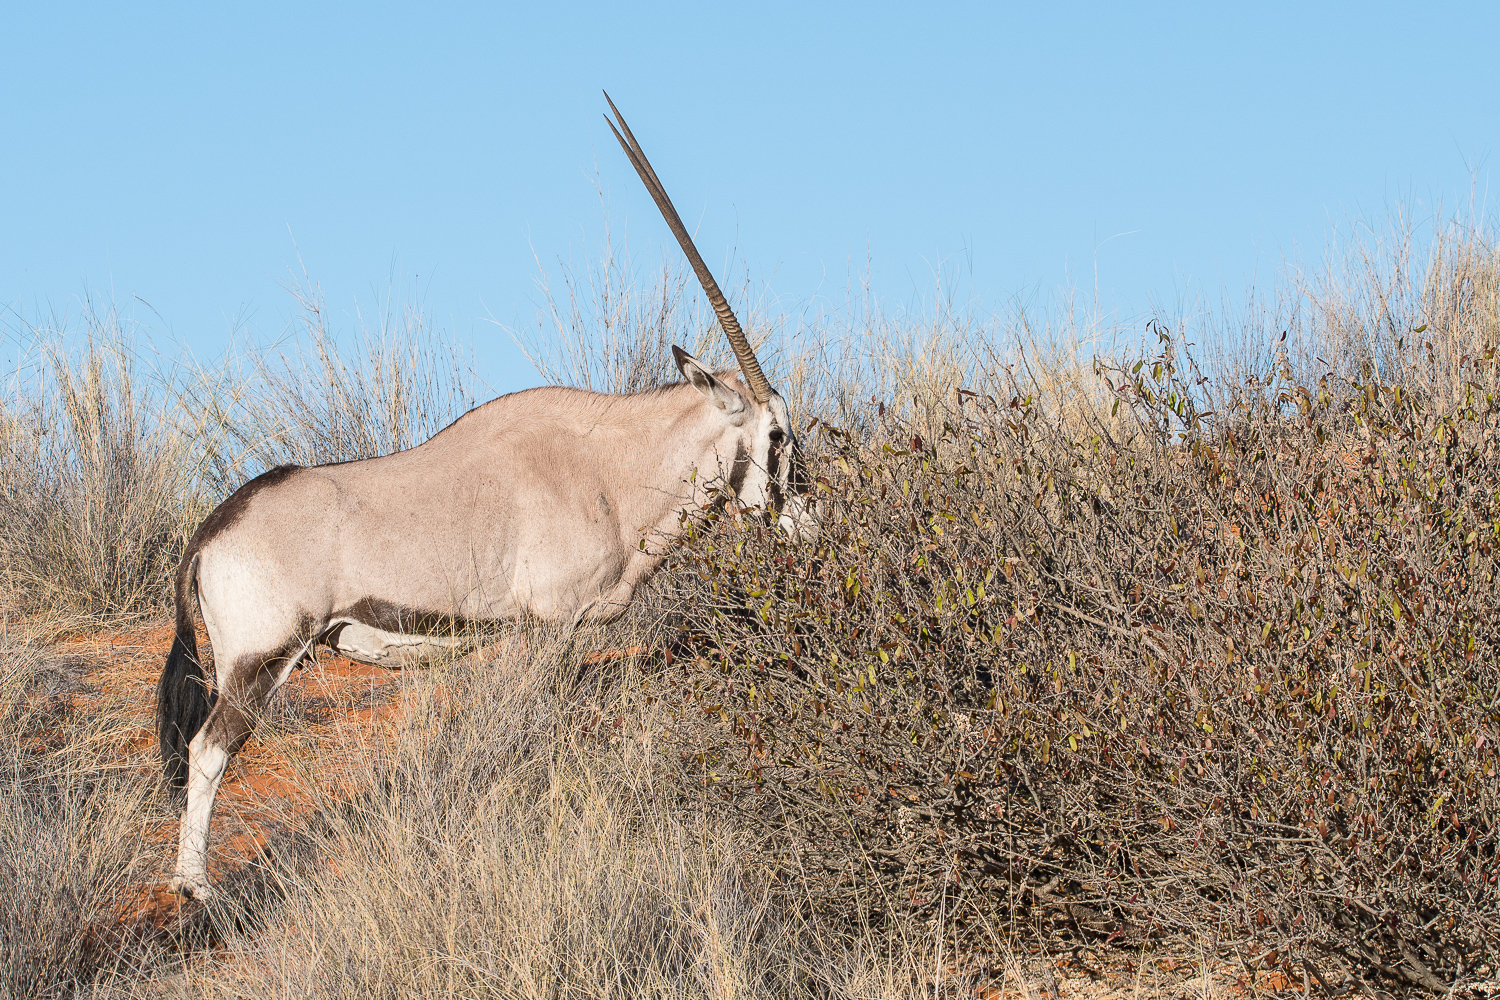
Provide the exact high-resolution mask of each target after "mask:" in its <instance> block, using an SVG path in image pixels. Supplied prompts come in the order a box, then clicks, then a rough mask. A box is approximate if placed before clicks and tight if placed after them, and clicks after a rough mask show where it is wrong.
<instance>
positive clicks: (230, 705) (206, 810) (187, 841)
mask: <svg viewBox="0 0 1500 1000" xmlns="http://www.w3.org/2000/svg"><path fill="white" fill-rule="evenodd" d="M308 649H309V647H308V645H306V644H305V643H298V644H297V645H296V648H295V650H294V651H293V652H291V653H287V654H279V655H275V656H271V657H265V656H263V655H262V656H250V657H240V658H239V660H238V662H237V663H236V665H235V666H234V667H233V668H232V669H231V670H230V671H229V676H228V677H227V678H225V679H224V681H223V683H221V685H220V690H219V694H218V698H217V699H216V700H215V702H214V707H213V710H212V711H211V712H209V714H208V718H207V719H206V720H205V721H204V723H203V728H202V729H200V730H198V734H197V735H196V736H194V737H193V740H192V742H191V743H189V744H188V786H187V809H186V810H185V811H184V812H183V814H182V826H181V827H180V829H179V830H178V834H177V867H176V870H175V872H174V874H173V878H172V881H171V884H170V888H171V890H172V891H173V892H176V893H181V894H182V895H184V896H187V897H189V898H191V899H199V900H206V899H210V898H212V897H213V888H212V887H211V886H210V885H209V882H208V827H209V819H210V817H211V816H212V814H213V808H214V796H215V795H217V794H218V791H219V783H220V782H221V781H222V780H223V779H224V771H225V769H226V768H227V767H228V766H229V758H230V757H231V756H233V755H234V754H235V753H236V752H237V751H238V750H239V749H240V747H242V746H244V744H245V741H246V740H247V739H249V738H250V733H251V731H252V730H253V729H254V728H255V721H256V719H258V718H259V717H260V714H261V712H262V710H263V709H264V708H265V706H266V701H267V700H268V699H269V698H270V697H271V693H272V692H273V691H275V690H276V689H277V688H278V687H280V686H281V685H282V683H283V682H284V681H285V680H286V678H287V676H288V675H289V674H290V673H291V672H292V669H293V668H294V667H295V666H296V665H297V664H298V662H300V661H301V659H302V657H304V656H306V655H307V651H308ZM221 676H222V675H221Z"/></svg>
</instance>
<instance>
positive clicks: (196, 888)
mask: <svg viewBox="0 0 1500 1000" xmlns="http://www.w3.org/2000/svg"><path fill="white" fill-rule="evenodd" d="M167 888H168V889H169V890H171V891H172V892H175V893H177V895H179V896H181V897H182V898H183V899H196V900H197V901H198V902H200V903H206V902H208V901H209V900H210V899H213V898H214V890H213V888H212V887H211V886H210V885H209V884H208V879H207V878H206V877H203V876H199V877H197V878H189V877H188V876H186V875H178V876H177V877H176V878H174V879H172V881H171V882H169V883H168V884H167Z"/></svg>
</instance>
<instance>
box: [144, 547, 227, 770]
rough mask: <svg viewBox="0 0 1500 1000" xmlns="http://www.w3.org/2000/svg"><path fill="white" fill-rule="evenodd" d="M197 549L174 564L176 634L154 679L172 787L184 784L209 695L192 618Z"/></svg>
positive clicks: (160, 732)
mask: <svg viewBox="0 0 1500 1000" xmlns="http://www.w3.org/2000/svg"><path fill="white" fill-rule="evenodd" d="M197 577H198V553H196V552H189V553H188V554H187V555H185V556H183V559H182V563H181V564H180V565H179V566H178V567H177V587H176V590H177V593H176V597H177V635H176V637H175V638H173V640H172V651H171V652H169V653H168V654H167V663H166V666H164V667H162V671H161V680H160V681H159V682H158V683H157V685H156V735H157V738H158V739H159V740H160V741H161V762H162V771H163V773H164V774H165V775H166V778H167V781H168V783H170V784H171V785H172V787H174V788H182V787H183V786H184V785H186V784H187V776H188V743H189V742H191V741H192V739H193V737H194V736H196V735H197V733H198V730H199V729H200V728H202V726H203V720H204V719H206V718H208V711H209V709H210V708H212V707H213V701H212V699H210V698H209V695H208V684H207V682H206V681H205V680H204V677H203V668H202V667H201V666H199V664H198V636H197V632H196V630H195V627H194V624H193V607H192V605H191V604H190V603H189V602H190V601H192V600H194V599H195V597H196V595H195V593H194V591H195V589H196V582H197Z"/></svg>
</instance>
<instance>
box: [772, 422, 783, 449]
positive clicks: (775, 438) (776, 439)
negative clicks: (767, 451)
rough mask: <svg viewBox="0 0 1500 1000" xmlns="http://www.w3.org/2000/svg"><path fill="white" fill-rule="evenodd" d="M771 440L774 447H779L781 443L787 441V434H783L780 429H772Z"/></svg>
mask: <svg viewBox="0 0 1500 1000" xmlns="http://www.w3.org/2000/svg"><path fill="white" fill-rule="evenodd" d="M770 438H771V443H772V444H773V445H777V446H779V445H780V444H781V442H783V441H785V440H786V434H785V433H783V432H782V430H781V428H780V427H772V428H771V434H770Z"/></svg>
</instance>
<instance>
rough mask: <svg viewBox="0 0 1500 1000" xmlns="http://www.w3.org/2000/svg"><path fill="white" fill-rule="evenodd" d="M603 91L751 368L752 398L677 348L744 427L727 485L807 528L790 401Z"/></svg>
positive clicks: (713, 399)
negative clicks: (760, 358)
mask: <svg viewBox="0 0 1500 1000" xmlns="http://www.w3.org/2000/svg"><path fill="white" fill-rule="evenodd" d="M604 99H605V100H606V101H609V108H610V110H611V111H613V112H614V113H615V121H610V120H609V116H608V115H605V117H604V120H605V121H606V122H608V123H609V129H610V131H611V132H613V133H614V134H615V138H616V139H618V140H620V146H621V147H622V148H623V149H624V150H625V155H626V156H628V157H630V162H631V164H632V165H633V166H634V167H635V172H636V173H638V174H640V176H641V182H642V183H643V184H645V185H646V190H647V191H649V192H650V193H651V199H652V200H653V201H655V202H656V207H657V208H659V209H660V210H661V214H662V218H664V219H666V220H667V226H668V227H669V228H670V229H671V230H672V234H673V235H674V236H676V237H677V242H678V243H679V244H681V245H682V252H683V253H685V254H687V259H688V263H690V264H692V265H693V271H694V272H695V273H696V274H697V275H698V280H699V281H700V282H702V284H703V291H704V292H705V293H706V294H707V295H708V301H709V303H710V304H711V305H712V306H713V307H714V312H715V313H716V314H717V315H718V317H719V325H720V326H721V327H723V329H724V336H725V337H727V338H729V346H730V347H732V348H734V356H735V357H736V358H737V359H738V360H739V363H740V371H741V372H743V373H744V376H745V386H746V387H748V389H749V390H750V397H751V398H749V399H746V398H745V396H744V395H742V394H741V393H740V391H739V390H738V389H737V388H735V387H734V386H733V385H732V384H731V383H730V382H728V381H726V380H724V379H722V378H718V377H716V376H715V375H714V374H713V373H712V372H710V371H709V370H708V369H706V368H704V367H703V366H702V365H700V364H699V363H698V361H697V359H696V358H694V357H693V356H692V355H690V354H688V353H687V352H686V351H684V350H682V349H681V348H679V347H676V346H674V347H673V348H672V354H673V356H674V357H675V358H676V359H677V367H678V368H679V369H680V370H681V371H682V375H683V378H685V379H687V380H688V382H690V383H692V385H693V386H694V387H695V388H697V390H698V391H699V392H701V393H703V394H704V395H705V396H707V397H708V399H709V401H710V403H712V404H713V405H714V406H715V407H716V408H717V409H719V410H720V411H722V414H723V417H724V418H725V419H726V420H727V421H728V426H732V427H737V428H740V429H741V431H742V434H741V435H740V437H739V439H738V442H737V447H736V455H735V459H734V462H733V464H732V465H731V467H730V469H729V473H728V480H729V482H728V485H730V486H731V487H732V488H733V489H734V492H735V494H736V495H737V496H738V497H739V500H740V502H741V503H744V504H745V505H747V506H750V507H767V508H769V509H772V510H776V511H779V512H780V520H779V523H780V524H781V527H782V528H783V529H784V530H786V531H787V532H788V533H790V534H793V535H805V534H808V533H810V532H811V530H812V518H811V517H810V516H809V514H808V511H807V507H806V504H805V502H804V500H803V496H802V494H803V486H802V484H803V482H804V481H805V476H803V475H802V471H801V466H800V462H799V459H798V456H797V440H796V437H795V436H794V435H793V433H792V421H791V417H790V415H789V414H788V413H787V407H786V401H785V400H783V399H782V398H781V395H780V393H778V392H776V390H774V389H772V388H771V383H770V382H769V381H768V380H767V379H766V376H765V373H764V372H763V371H761V370H760V362H759V361H757V360H756V359H755V352H754V351H753V350H752V349H751V348H750V340H749V338H747V337H746V336H745V331H744V330H743V329H741V328H740V323H739V320H737V319H735V316H734V311H733V310H732V309H730V308H729V302H728V301H727V300H726V299H725V298H724V293H723V292H721V291H719V283H718V282H717V281H715V280H714V276H713V275H712V274H710V273H709V270H708V265H706V264H704V263H703V257H702V256H701V255H699V253H698V248H697V247H696V246H694V245H693V240H692V237H690V236H689V235H688V231H687V227H686V226H684V225H683V224H682V219H681V217H679V216H678V214H677V209H676V208H674V207H673V206H672V199H671V198H668V197H667V190H666V188H664V187H662V184H661V181H660V180H658V179H657V176H656V171H655V170H653V169H651V162H650V161H649V160H647V159H646V153H645V151H644V150H643V149H641V145H640V143H638V142H636V140H635V136H634V135H632V134H631V131H630V126H628V125H626V124H625V118H624V116H623V115H621V114H620V109H619V108H617V107H615V102H614V101H610V99H609V95H608V94H605V95H604ZM616 122H618V123H619V127H618V128H616V127H615V123H616ZM741 463H744V464H743V465H742V464H741Z"/></svg>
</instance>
